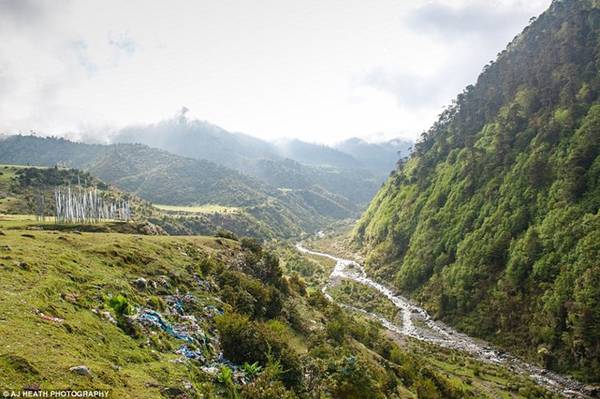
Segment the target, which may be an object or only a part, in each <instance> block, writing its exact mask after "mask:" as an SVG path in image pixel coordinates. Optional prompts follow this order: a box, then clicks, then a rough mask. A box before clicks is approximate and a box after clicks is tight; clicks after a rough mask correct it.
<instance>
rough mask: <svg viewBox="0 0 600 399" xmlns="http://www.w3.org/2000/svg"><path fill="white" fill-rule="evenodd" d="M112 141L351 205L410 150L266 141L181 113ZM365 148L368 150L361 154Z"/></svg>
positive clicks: (368, 196)
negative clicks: (138, 145)
mask: <svg viewBox="0 0 600 399" xmlns="http://www.w3.org/2000/svg"><path fill="white" fill-rule="evenodd" d="M357 140H358V139H357ZM112 142H114V143H142V144H146V145H149V146H151V147H157V148H161V149H164V150H166V151H169V152H172V153H174V154H178V155H182V156H186V157H190V158H194V159H206V160H209V161H213V162H215V163H218V164H220V165H223V166H226V167H228V168H232V169H236V170H238V171H240V172H242V173H244V174H246V175H250V176H252V177H254V178H257V179H259V180H261V181H262V182H264V183H267V184H268V185H271V186H273V187H278V188H283V189H285V188H295V189H304V190H317V191H320V192H322V193H323V194H326V193H331V195H333V196H341V197H343V198H345V200H346V201H348V202H349V203H351V204H352V205H353V207H363V206H365V205H366V204H367V203H368V201H370V199H371V198H372V197H373V195H374V194H375V192H376V191H377V189H378V188H379V186H380V185H381V183H382V182H383V180H384V178H385V177H386V176H387V175H388V174H389V172H390V171H391V170H392V169H393V168H394V165H395V163H396V161H397V160H398V159H399V158H400V156H402V155H406V154H407V153H408V146H397V145H395V144H392V142H389V143H382V144H379V145H369V144H367V143H364V144H361V145H356V146H354V147H352V148H351V149H352V150H353V151H354V153H353V154H352V153H348V152H346V151H343V150H341V149H340V148H337V147H329V146H325V145H322V144H313V143H307V142H303V141H301V140H298V139H282V140H277V141H275V142H267V141H264V140H261V139H258V138H255V137H252V136H249V135H246V134H243V133H232V132H229V131H227V130H225V129H223V128H220V127H219V126H216V125H213V124H211V123H208V122H205V121H199V120H189V119H187V118H186V117H185V116H184V114H181V115H179V116H177V117H175V118H172V119H169V120H164V121H161V122H159V123H156V124H150V125H139V126H130V127H127V128H124V129H122V130H121V131H120V132H118V134H117V135H115V136H114V137H113V138H112ZM388 144H389V145H388ZM364 148H367V149H369V152H368V153H361V150H362V149H364ZM376 150H379V151H376ZM398 151H400V152H401V153H402V154H398Z"/></svg>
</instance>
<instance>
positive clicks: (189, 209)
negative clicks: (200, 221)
mask: <svg viewBox="0 0 600 399" xmlns="http://www.w3.org/2000/svg"><path fill="white" fill-rule="evenodd" d="M153 206H154V207H155V208H157V209H160V210H161V211H167V212H184V213H240V212H241V211H242V210H241V209H240V208H237V207H232V206H223V205H216V204H205V205H190V206H179V205H161V204H153Z"/></svg>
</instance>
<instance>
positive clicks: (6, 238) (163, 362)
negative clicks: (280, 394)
mask: <svg viewBox="0 0 600 399" xmlns="http://www.w3.org/2000/svg"><path fill="white" fill-rule="evenodd" d="M29 223H30V222H29ZM27 227H28V222H27V221H23V220H14V221H7V220H2V221H0V229H1V230H0V231H2V232H3V234H4V235H2V236H0V242H1V243H2V245H1V246H0V291H1V292H2V295H1V296H0V337H2V339H1V340H0V370H1V371H2V372H0V386H3V387H10V388H15V389H20V388H22V387H24V386H27V385H30V384H39V385H40V386H41V387H42V388H72V389H77V388H81V389H83V388H90V387H94V388H96V389H102V388H105V389H111V390H113V395H114V397H149V398H150V397H163V393H164V392H165V388H168V387H177V388H178V389H181V387H182V386H183V385H184V384H185V382H191V383H192V384H193V387H194V388H193V389H194V390H195V392H196V393H192V392H194V391H193V390H192V391H189V393H190V395H191V396H194V395H198V394H199V393H200V392H203V393H205V394H207V395H208V397H222V395H225V393H224V392H225V391H224V387H223V386H222V385H221V384H219V383H218V382H217V381H216V380H215V379H213V377H210V376H209V375H208V374H206V373H205V372H203V371H202V370H201V369H200V366H201V364H199V363H197V362H195V361H194V362H192V361H183V362H179V361H175V360H176V359H178V358H179V356H178V355H176V354H175V353H174V351H175V350H176V349H177V348H178V347H179V346H180V345H181V343H182V341H180V340H176V339H174V338H172V337H170V336H167V335H166V334H164V333H159V334H148V335H146V333H145V334H143V335H142V336H140V337H139V338H132V337H131V336H129V335H127V334H126V333H125V332H124V331H123V330H121V328H119V327H117V326H116V325H114V324H112V323H111V322H109V321H108V320H106V319H105V318H103V317H100V316H99V315H98V314H96V313H95V312H94V309H99V310H100V311H103V310H110V309H109V308H108V306H107V301H108V298H109V297H110V296H114V295H118V294H121V295H124V296H125V297H127V298H128V301H129V303H130V304H132V305H135V306H145V307H153V306H154V305H151V304H149V303H154V304H156V303H160V302H161V301H164V300H165V298H166V296H165V295H167V294H174V293H175V292H176V291H179V292H180V293H181V294H184V293H190V294H193V295H194V297H195V298H196V302H195V304H194V306H193V308H192V309H187V308H186V309H187V310H186V312H190V313H193V314H195V315H196V316H197V318H198V320H199V324H200V326H201V328H202V329H203V330H204V331H206V332H209V333H210V334H215V335H218V334H217V333H216V331H215V330H214V323H213V321H212V319H211V317H209V316H208V315H207V314H206V313H205V312H204V311H203V310H202V309H204V308H205V306H206V305H215V306H217V307H219V308H223V306H224V305H223V304H222V303H221V302H220V300H219V296H220V295H221V291H219V290H217V291H204V290H201V289H199V288H198V286H196V284H195V283H194V282H193V280H192V279H191V278H190V273H201V271H200V269H199V268H198V266H197V265H198V264H199V263H200V262H201V261H202V259H205V258H206V257H213V258H214V259H220V260H221V261H222V262H223V263H224V264H231V263H232V262H233V263H236V262H238V261H235V262H234V259H237V254H239V246H238V244H237V243H236V242H233V241H227V240H223V239H215V238H209V237H165V236H152V237H150V236H138V235H127V234H106V233H82V234H74V233H66V232H56V231H38V230H30V229H27ZM324 267H326V266H324ZM138 277H144V278H146V279H148V281H151V280H153V281H159V280H160V279H165V280H166V281H167V282H168V283H169V285H168V288H167V289H166V290H164V291H163V292H162V293H156V292H151V290H139V289H137V288H134V285H133V284H132V281H133V280H134V279H136V278H138ZM207 278H208V279H209V280H210V277H207ZM157 297H160V299H158V298H157ZM287 300H289V301H292V302H291V303H293V307H294V308H295V309H297V310H298V311H299V312H300V318H301V320H303V321H302V322H301V323H302V324H305V325H310V326H311V327H310V328H309V330H310V331H313V332H308V331H309V330H304V329H302V330H299V331H297V330H295V329H294V328H292V327H291V326H290V325H288V324H286V323H288V322H287V321H286V319H285V318H283V319H278V320H280V321H277V322H276V321H275V320H272V321H268V322H267V323H266V324H265V325H267V326H271V328H276V329H277V331H279V333H278V335H279V336H281V337H285V339H286V340H287V342H288V345H289V346H290V347H291V348H293V350H294V351H296V352H297V353H299V354H300V355H302V354H304V355H303V356H309V357H308V358H307V359H306V360H304V361H307V362H309V363H310V364H313V366H312V367H315V366H314V365H320V364H325V366H321V367H325V368H322V369H321V371H320V373H322V374H319V379H318V385H317V386H316V387H314V388H313V389H315V392H323V393H327V392H341V391H339V390H340V389H342V391H343V390H344V389H349V388H348V387H346V388H343V387H342V388H340V385H339V383H341V382H339V383H336V382H335V381H343V378H345V377H343V376H344V374H343V370H345V369H344V368H342V369H339V371H335V370H336V367H341V364H340V362H344V361H347V360H343V359H351V358H352V356H351V357H348V356H349V355H351V354H354V356H356V357H357V358H358V359H360V362H363V363H364V364H367V365H368V368H367V370H368V371H367V373H368V375H370V376H372V378H374V379H375V381H377V382H375V385H373V389H375V390H376V391H373V392H377V395H380V394H381V392H383V391H384V389H385V390H387V392H390V394H391V392H396V393H395V395H398V396H399V397H406V398H411V397H416V394H417V392H421V396H422V397H427V396H423V395H424V393H425V392H433V393H435V392H436V389H437V388H435V387H436V384H441V385H440V386H441V387H446V388H444V389H451V390H452V391H453V392H458V391H463V392H464V395H465V396H466V397H490V398H492V397H493V398H497V397H507V398H509V397H525V396H526V395H528V393H529V394H533V393H534V392H535V395H539V396H536V397H541V395H542V393H540V391H538V390H537V389H535V388H533V387H532V386H531V383H530V382H527V381H525V380H523V379H522V378H520V377H515V376H512V375H511V374H510V373H509V372H507V371H506V370H502V369H499V368H497V367H492V366H486V365H481V364H479V363H478V362H474V361H471V360H469V359H468V358H464V356H462V355H460V354H458V353H454V352H452V351H450V352H448V351H446V352H439V351H438V350H437V349H434V348H430V347H427V346H422V345H419V344H417V343H413V342H403V341H398V344H400V345H401V348H398V347H396V349H393V350H392V351H391V352H389V350H390V348H393V346H392V347H390V346H386V345H390V343H387V344H386V343H385V342H386V341H381V340H380V339H379V338H377V339H374V337H377V335H378V334H379V333H378V332H377V331H378V330H377V329H376V328H375V329H373V330H369V329H370V328H374V326H372V327H367V326H368V325H369V324H370V323H366V322H361V321H360V320H355V321H352V319H348V318H347V317H348V316H344V315H343V314H340V313H339V310H336V309H335V307H331V306H330V305H328V306H325V307H323V306H324V305H319V306H318V307H314V306H313V305H311V304H310V303H311V300H309V301H308V302H307V301H306V300H305V299H303V298H302V297H290V298H289V299H287ZM157 306H158V305H157ZM186 306H187V305H186ZM110 311H111V313H113V314H114V312H113V311H112V310H110ZM39 312H42V313H43V314H45V315H48V316H52V317H59V318H61V319H64V322H63V323H56V322H53V321H47V320H44V319H42V318H41V316H40V315H39ZM163 314H165V315H166V314H168V312H165V311H164V310H163ZM170 317H173V316H170ZM342 320H343V322H342V324H338V323H340V322H341V321H342ZM282 323H283V324H282ZM357 323H358V324H357ZM361 323H362V324H361ZM346 328H348V329H349V330H345V329H346ZM364 328H367V331H370V332H369V333H368V334H367V335H365V334H366V333H364V332H360V331H362V329H364ZM356 329H358V330H356ZM332 332H336V333H335V335H334V336H335V337H336V338H335V340H332V339H333V338H331V335H330V334H332ZM340 333H341V334H342V336H341V338H340V337H339V336H338V335H339V334H340ZM356 334H358V335H356ZM373 334H374V335H373ZM369 337H370V338H369ZM148 338H150V339H148ZM339 339H341V341H339ZM381 345H383V346H381ZM385 348H388V349H385ZM410 353H413V354H412V355H411V354H410ZM382 354H384V355H385V356H386V357H385V358H383V357H381V356H382ZM340 356H341V357H340ZM344 356H346V357H344ZM338 359H339V360H338ZM323 362H325V363H323ZM327 364H330V365H329V366H327ZM78 365H86V366H88V367H89V368H90V369H91V372H92V376H91V377H88V376H79V375H76V374H74V373H72V372H69V368H70V367H73V366H78ZM342 365H343V363H342ZM386 369H387V370H388V371H385V370H386ZM340 373H342V374H340ZM386 373H388V374H386ZM390 373H391V374H390ZM386 375H387V376H388V377H386ZM393 375H398V376H403V377H401V378H403V379H404V381H405V382H403V383H402V382H400V380H399V379H397V378H399V377H394V378H396V379H392V380H389V381H388V382H387V383H386V382H385V381H386V378H390V376H393ZM338 379H341V380H338ZM367 382H368V383H373V382H372V381H370V380H369V381H367ZM269 384H271V383H269ZM344 384H346V383H344ZM385 384H395V388H394V387H393V386H394V385H392V386H386V385H385ZM271 386H272V385H271ZM344 386H345V385H344ZM450 387H452V388H450ZM238 389H241V390H243V389H245V388H242V387H241V386H240V387H239V388H238ZM357 389H360V387H359V388H357ZM390 389H391V391H390ZM440 389H441V388H440ZM336 390H337V391H336ZM519 390H520V392H521V394H519V393H518V392H519ZM251 392H252V391H251ZM351 392H353V391H351ZM307 395H308V396H307V397H309V396H310V395H309V394H307ZM351 397H352V396H351ZM431 397H437V396H431ZM461 397H462V396H461ZM548 397H549V396H548Z"/></svg>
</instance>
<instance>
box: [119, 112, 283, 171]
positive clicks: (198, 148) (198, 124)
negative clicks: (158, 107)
mask: <svg viewBox="0 0 600 399" xmlns="http://www.w3.org/2000/svg"><path fill="white" fill-rule="evenodd" d="M112 142H113V143H141V144H146V145H148V146H150V147H155V148H161V149H163V150H166V151H169V152H171V153H173V154H177V155H182V156H185V157H189V158H195V159H205V160H208V161H212V162H215V163H218V164H221V165H224V166H227V167H229V168H233V169H240V168H242V167H243V165H244V163H245V161H246V160H248V159H255V158H274V157H276V156H277V154H276V151H275V149H274V147H273V145H271V144H270V143H268V142H266V141H263V140H260V139H258V138H255V137H252V136H249V135H246V134H242V133H232V132H229V131H227V130H225V129H223V128H221V127H219V126H216V125H213V124H211V123H208V122H205V121H199V120H189V119H188V118H186V117H185V114H184V113H182V114H180V115H179V116H177V117H175V118H172V119H168V120H164V121H161V122H159V123H156V124H150V125H138V126H130V127H126V128H124V129H122V130H120V131H119V132H118V133H117V135H116V136H115V137H113V138H112Z"/></svg>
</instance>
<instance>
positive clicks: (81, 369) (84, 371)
mask: <svg viewBox="0 0 600 399" xmlns="http://www.w3.org/2000/svg"><path fill="white" fill-rule="evenodd" d="M69 371H70V372H72V373H75V374H79V375H84V376H86V377H91V376H92V372H91V371H90V369H89V367H87V366H83V365H81V366H73V367H71V368H70V369H69Z"/></svg>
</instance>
